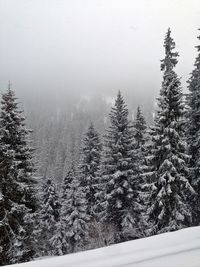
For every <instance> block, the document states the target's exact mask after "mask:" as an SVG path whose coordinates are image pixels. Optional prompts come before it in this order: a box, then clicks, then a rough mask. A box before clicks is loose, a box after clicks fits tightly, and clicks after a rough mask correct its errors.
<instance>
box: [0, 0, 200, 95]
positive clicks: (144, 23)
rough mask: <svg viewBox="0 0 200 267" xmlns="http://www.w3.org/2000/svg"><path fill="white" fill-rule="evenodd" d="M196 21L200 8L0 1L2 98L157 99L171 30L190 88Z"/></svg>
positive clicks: (187, 1) (178, 1)
mask: <svg viewBox="0 0 200 267" xmlns="http://www.w3.org/2000/svg"><path fill="white" fill-rule="evenodd" d="M199 18H200V4H199V0H137V1H136V0H0V90H1V91H2V90H4V89H5V88H6V87H7V84H8V80H11V82H12V84H13V88H14V89H15V90H16V91H17V92H19V93H22V92H26V94H29V93H31V94H33V95H34V94H35V95H36V94H37V95H39V94H40V93H42V92H43V93H44V92H48V94H52V93H53V94H54V93H55V92H56V94H58V95H59V94H62V93H63V92H67V93H68V92H71V93H72V94H73V93H84V94H91V93H93V92H98V93H105V94H113V93H115V92H116V91H117V90H122V91H123V90H126V91H129V92H131V93H132V95H138V94H139V95H141V96H142V95H144V97H145V96H146V97H147V96H149V95H156V94H157V92H158V90H159V89H160V84H161V72H160V59H162V58H163V56H164V49H163V39H164V36H165V33H166V31H167V28H168V27H171V30H172V36H173V37H174V39H175V41H176V44H177V47H176V48H177V50H178V51H179V53H180V58H179V63H178V66H177V71H178V74H179V75H180V76H182V77H183V78H182V80H183V86H184V87H185V81H186V80H187V79H188V77H189V73H190V72H191V70H192V66H193V63H194V59H195V56H196V50H195V48H194V46H195V45H196V44H198V40H197V38H196V37H197V35H198V34H199V33H198V30H197V29H198V28H200V22H199Z"/></svg>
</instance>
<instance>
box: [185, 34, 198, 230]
mask: <svg viewBox="0 0 200 267" xmlns="http://www.w3.org/2000/svg"><path fill="white" fill-rule="evenodd" d="M198 39H199V40H200V36H199V37H198ZM196 48H197V52H198V55H197V58H196V61H195V64H194V70H193V71H192V73H191V77H190V79H189V81H188V83H189V86H188V89H189V94H188V95H187V104H188V107H189V109H188V113H187V118H188V124H187V140H188V151H189V155H190V156H191V159H190V177H191V183H192V185H193V187H194V189H195V191H196V193H197V197H196V198H195V205H194V207H193V215H194V216H193V217H194V218H193V223H194V224H195V225H199V224H200V45H198V46H196Z"/></svg>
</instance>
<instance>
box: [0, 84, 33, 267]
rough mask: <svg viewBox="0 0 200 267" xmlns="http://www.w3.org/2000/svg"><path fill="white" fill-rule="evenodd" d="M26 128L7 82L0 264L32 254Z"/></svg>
mask: <svg viewBox="0 0 200 267" xmlns="http://www.w3.org/2000/svg"><path fill="white" fill-rule="evenodd" d="M29 132H30V131H28V130H27V129H26V127H25V118H24V117H23V115H22V111H20V110H19V108H18V103H17V102H16V98H15V94H14V92H13V91H12V90H11V89H10V86H9V88H8V90H7V92H5V93H4V94H2V101H1V114H0V205H1V212H0V232H1V235H0V248H2V253H1V255H2V258H1V259H0V260H1V261H0V264H10V263H15V262H17V263H18V262H22V261H27V260H30V259H31V258H32V257H33V254H34V251H33V247H32V245H31V244H32V243H31V233H32V231H33V220H32V215H33V213H34V212H35V209H36V200H35V197H34V183H35V182H34V180H33V179H32V178H31V175H32V173H33V171H34V169H33V164H32V152H33V150H32V149H31V148H30V147H29V144H28V140H27V137H28V135H29Z"/></svg>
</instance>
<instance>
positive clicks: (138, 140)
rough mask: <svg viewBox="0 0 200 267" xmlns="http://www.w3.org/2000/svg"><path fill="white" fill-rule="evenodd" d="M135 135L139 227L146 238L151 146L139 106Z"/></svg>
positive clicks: (134, 125)
mask: <svg viewBox="0 0 200 267" xmlns="http://www.w3.org/2000/svg"><path fill="white" fill-rule="evenodd" d="M133 134H134V151H135V153H136V155H137V161H138V165H139V170H138V172H139V179H138V181H139V183H138V185H137V191H138V203H139V204H140V205H138V209H137V213H138V215H137V220H138V221H137V225H138V226H139V227H140V231H141V237H142V236H145V229H146V228H147V216H146V211H147V203H148V197H149V192H148V186H146V185H147V183H148V181H147V180H146V178H147V176H146V173H147V172H148V171H149V167H148V163H147V160H146V158H147V156H148V146H149V136H148V133H147V125H146V121H145V118H144V116H143V113H142V111H141V109H140V107H139V106H138V108H137V113H136V118H135V121H134V122H133Z"/></svg>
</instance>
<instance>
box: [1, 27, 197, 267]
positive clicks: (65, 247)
mask: <svg viewBox="0 0 200 267" xmlns="http://www.w3.org/2000/svg"><path fill="white" fill-rule="evenodd" d="M197 50H198V56H197V58H196V61H195V65H194V70H193V72H192V74H191V77H190V79H189V94H188V96H187V99H186V100H185V99H184V95H183V92H182V87H181V80H180V78H179V77H178V75H177V73H176V70H175V67H176V65H177V63H178V53H177V52H176V50H175V42H174V40H173V38H172V36H171V30H170V29H168V31H167V34H166V37H165V40H164V51H165V57H164V59H163V60H161V71H162V75H163V80H162V84H161V90H160V95H159V97H158V99H157V104H158V106H157V110H156V115H155V118H154V122H153V123H152V124H151V125H149V121H147V122H146V119H145V116H144V113H143V110H142V108H140V107H139V106H136V107H135V109H137V110H136V116H135V118H134V119H133V117H132V114H131V112H130V110H129V108H128V105H127V104H126V101H125V98H124V97H123V95H122V92H121V91H118V94H117V96H116V99H115V101H114V103H113V105H112V106H111V107H109V106H108V105H107V103H106V101H104V100H103V99H102V98H101V99H100V98H99V99H96V100H95V101H96V102H94V103H95V105H96V106H97V107H96V109H90V105H93V104H94V103H93V102H92V101H91V102H87V101H86V103H85V105H84V108H82V109H69V112H67V113H66V114H65V115H64V114H62V115H61V114H60V113H59V112H58V114H57V117H56V118H55V117H54V119H52V120H51V119H49V118H47V121H41V120H40V119H39V120H38V124H37V123H36V121H35V123H34V125H36V124H37V127H35V129H34V130H35V132H34V133H31V131H30V130H28V129H27V128H26V121H25V118H24V116H23V111H21V110H20V108H19V107H18V102H17V101H18V100H17V98H16V97H15V93H14V91H13V90H11V87H10V85H9V87H8V89H7V90H6V91H5V92H4V93H3V94H2V98H1V99H2V100H1V112H0V264H1V265H6V264H11V263H19V262H25V261H29V260H31V259H34V258H36V257H41V256H53V255H64V254H67V253H73V252H77V251H82V250H86V249H91V248H96V247H100V246H106V245H110V244H114V243H119V242H123V241H128V240H133V239H138V238H141V237H146V236H149V235H154V234H159V233H163V232H169V231H175V230H178V229H182V228H184V227H189V226H193V225H200V209H199V205H196V206H195V208H194V203H199V202H200V177H199V157H198V156H199V153H200V152H199V149H200V146H199V140H200V139H199V138H200V137H199V132H200V123H199V116H200V113H199V109H200V102H199V101H200V98H199V96H200V93H199V91H200V82H199V81H200V58H199V57H200V56H199V52H200V46H197ZM109 108H110V112H108V109H109ZM93 110H96V113H93V112H92V111H93ZM97 110H98V111H97ZM30 134H31V135H30ZM30 136H31V137H32V138H33V139H32V142H30V140H31V139H29V138H30ZM30 143H31V144H32V146H34V148H35V149H33V148H32V147H31V145H30ZM33 153H35V159H34V160H33Z"/></svg>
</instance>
